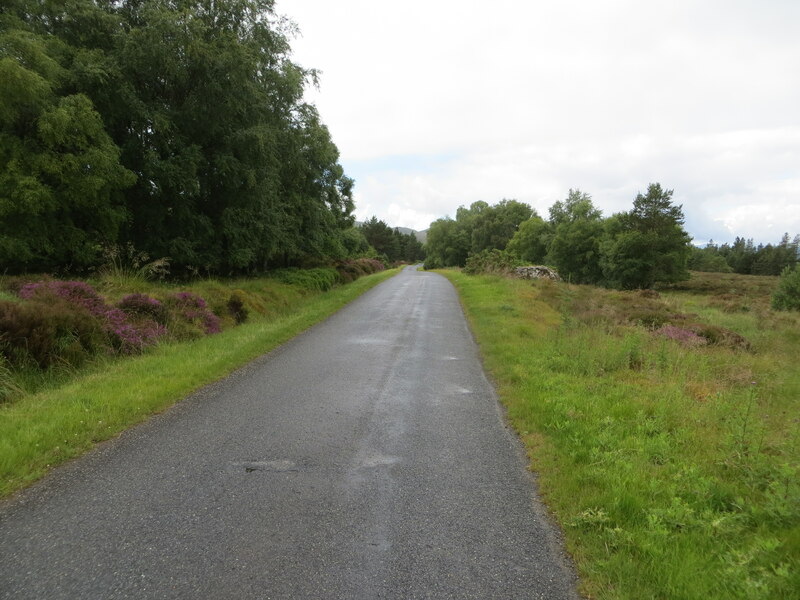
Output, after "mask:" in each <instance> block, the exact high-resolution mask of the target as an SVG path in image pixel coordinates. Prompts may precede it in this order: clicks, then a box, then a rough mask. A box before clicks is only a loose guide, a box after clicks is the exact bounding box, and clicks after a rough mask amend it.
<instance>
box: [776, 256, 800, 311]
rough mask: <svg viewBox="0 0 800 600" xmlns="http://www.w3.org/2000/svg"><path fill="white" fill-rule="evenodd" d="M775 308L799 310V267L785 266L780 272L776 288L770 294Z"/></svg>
mask: <svg viewBox="0 0 800 600" xmlns="http://www.w3.org/2000/svg"><path fill="white" fill-rule="evenodd" d="M772 308H774V309H775V310H800V268H798V265H795V266H793V267H786V268H785V269H784V270H783V272H782V273H781V278H780V281H779V282H778V288H777V289H776V290H775V293H773V294H772Z"/></svg>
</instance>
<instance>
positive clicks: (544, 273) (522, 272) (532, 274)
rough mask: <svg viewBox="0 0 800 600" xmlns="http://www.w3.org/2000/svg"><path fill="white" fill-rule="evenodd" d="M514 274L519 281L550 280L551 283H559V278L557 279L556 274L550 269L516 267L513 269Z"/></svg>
mask: <svg viewBox="0 0 800 600" xmlns="http://www.w3.org/2000/svg"><path fill="white" fill-rule="evenodd" d="M514 274H515V275H516V276H517V277H519V278H520V279H552V280H553V281H561V277H559V275H558V273H556V272H555V271H554V270H553V269H551V268H550V267H543V266H541V265H531V266H529V267H517V268H516V269H514Z"/></svg>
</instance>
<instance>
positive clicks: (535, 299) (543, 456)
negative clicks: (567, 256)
mask: <svg viewBox="0 0 800 600" xmlns="http://www.w3.org/2000/svg"><path fill="white" fill-rule="evenodd" d="M444 274H445V275H446V276H447V277H448V278H449V279H450V280H451V281H452V282H453V283H454V284H455V285H456V287H457V289H458V291H459V294H460V296H461V299H462V302H463V305H464V308H465V312H466V314H467V317H468V319H469V321H470V323H471V326H472V328H473V331H474V334H475V336H476V339H477V340H478V343H479V345H480V347H481V350H482V353H483V356H484V360H485V366H486V368H487V371H488V372H489V373H490V375H491V376H492V378H493V379H494V381H495V383H496V385H497V388H498V392H499V395H500V398H501V400H502V402H503V403H504V404H505V406H506V407H507V414H508V418H509V420H510V422H511V423H512V425H513V426H514V427H515V428H516V430H517V432H518V433H519V434H520V436H521V438H522V439H523V441H524V442H525V444H526V446H527V448H528V450H529V456H530V459H531V466H532V469H533V470H535V471H536V472H537V473H538V476H539V482H540V489H541V491H542V494H543V496H544V498H545V501H546V502H547V504H548V505H549V506H550V508H551V510H552V512H553V514H554V516H555V518H556V519H557V520H558V522H559V523H560V524H561V526H562V527H563V529H564V532H565V537H566V541H567V546H568V549H569V551H570V552H571V554H572V555H573V557H574V558H575V561H576V564H577V566H578V569H579V573H580V577H581V591H582V592H583V593H584V594H585V595H586V596H587V597H589V598H598V599H615V600H617V599H631V600H633V599H641V598H653V599H662V598H663V599H674V598H681V599H697V600H701V599H702V600H708V599H713V598H720V599H723V598H724V599H731V598H745V599H765V600H766V599H797V598H800V481H798V474H799V473H800V420H799V419H798V401H800V370H798V369H797V364H796V359H797V356H799V355H800V335H799V334H800V315H790V314H786V313H783V314H780V313H774V312H772V311H770V310H769V309H768V295H765V294H768V292H764V291H763V290H762V291H759V290H757V289H756V288H755V287H754V286H750V287H749V288H748V291H747V292H746V293H745V292H743V291H742V288H743V287H747V286H748V281H747V280H746V279H736V280H735V282H734V283H735V285H736V286H739V290H738V291H736V290H734V291H733V292H731V290H730V289H727V290H726V289H716V290H715V289H712V288H714V286H717V287H725V286H724V285H723V283H722V282H718V281H717V282H715V281H713V280H712V279H709V280H708V281H706V282H705V284H703V285H697V286H695V288H702V291H701V292H699V291H698V289H695V288H692V287H683V288H681V289H676V290H672V291H668V292H662V294H661V296H660V297H653V295H652V294H651V295H649V296H648V295H644V294H638V293H634V292H611V291H608V290H601V289H598V288H592V287H589V286H572V285H567V284H554V283H551V282H537V283H536V284H533V285H532V284H531V283H530V282H524V281H519V280H511V279H505V278H501V277H491V276H468V275H464V274H462V273H458V272H445V273H444ZM700 277H701V276H700ZM759 283H760V284H763V283H764V279H763V278H762V279H760V281H759ZM726 285H727V284H726ZM728 288H730V286H729V285H728ZM656 296H658V295H656ZM663 323H673V324H672V325H669V328H667V329H662V327H663ZM674 323H691V324H692V325H691V326H692V327H694V330H695V331H700V332H701V333H703V334H704V335H706V336H707V337H706V338H702V340H701V338H700V336H699V335H694V334H692V333H691V331H690V330H689V329H681V328H680V327H678V326H677V325H674ZM676 330H680V331H683V332H684V333H685V334H686V335H685V339H672V338H670V337H669V336H668V335H662V334H661V333H659V332H665V333H666V334H669V333H670V332H674V331H676Z"/></svg>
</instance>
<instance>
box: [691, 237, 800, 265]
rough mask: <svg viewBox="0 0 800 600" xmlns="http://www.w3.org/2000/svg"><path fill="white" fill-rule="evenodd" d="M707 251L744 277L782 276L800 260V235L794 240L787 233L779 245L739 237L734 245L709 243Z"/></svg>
mask: <svg viewBox="0 0 800 600" xmlns="http://www.w3.org/2000/svg"><path fill="white" fill-rule="evenodd" d="M705 250H707V251H709V252H714V253H716V254H719V255H720V256H722V257H723V258H724V259H725V261H726V262H727V263H728V265H729V266H730V267H731V269H733V272H734V273H741V274H743V275H780V274H781V273H782V272H783V270H784V269H785V268H786V267H791V266H794V265H796V264H797V262H798V259H799V258H800V235H796V236H795V237H794V239H790V238H789V234H788V233H785V234H784V235H783V237H782V238H781V241H780V243H778V244H777V245H774V246H773V245H772V244H767V245H766V246H765V245H763V244H759V245H758V246H756V245H755V244H754V243H753V240H746V239H744V238H740V237H737V238H736V240H735V241H734V242H733V244H722V245H720V246H716V245H715V244H714V243H713V242H709V243H708V246H707V247H706V248H705Z"/></svg>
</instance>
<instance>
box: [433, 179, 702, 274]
mask: <svg viewBox="0 0 800 600" xmlns="http://www.w3.org/2000/svg"><path fill="white" fill-rule="evenodd" d="M487 232H495V233H493V234H487ZM689 242H690V238H689V236H688V234H687V233H686V231H684V229H683V212H682V209H681V207H680V206H675V205H674V204H673V203H672V190H664V189H662V187H661V185H660V184H658V183H654V184H650V186H649V187H648V188H647V193H646V194H641V193H640V194H638V195H637V196H636V198H635V199H634V201H633V208H632V209H631V210H630V211H629V212H623V213H620V214H616V215H613V216H611V217H608V218H604V217H603V215H602V213H601V211H600V210H599V209H598V208H597V207H595V205H594V203H593V202H592V198H591V196H590V195H589V194H587V193H585V192H582V191H580V190H577V189H575V190H573V189H571V190H569V193H568V194H567V197H566V198H565V199H564V200H559V201H557V202H555V203H554V204H553V205H552V206H551V207H550V210H549V219H548V220H545V219H543V218H542V217H540V216H539V215H538V214H536V212H535V211H533V210H532V209H531V208H530V207H529V206H528V205H526V204H522V203H519V202H516V201H514V200H503V201H501V202H499V203H498V204H497V205H494V206H490V205H489V204H487V203H486V202H475V203H473V204H472V205H471V206H470V207H469V209H466V208H464V207H463V206H462V207H461V208H459V209H458V211H457V212H456V218H455V219H450V218H447V217H446V218H443V219H439V220H437V221H434V222H433V223H432V224H431V228H430V230H429V231H428V242H427V252H428V258H427V260H426V263H425V264H426V266H428V267H439V266H463V265H464V264H465V263H466V261H467V259H468V258H470V257H480V256H483V255H484V254H485V253H486V252H487V251H492V250H498V251H505V253H503V255H502V256H503V257H504V260H506V259H508V260H512V261H513V259H516V260H523V261H528V262H533V263H545V264H547V265H550V266H553V267H555V268H556V269H557V270H558V272H559V273H560V275H561V276H562V277H563V278H564V279H566V280H568V281H572V282H573V283H589V284H597V285H605V286H609V287H617V288H625V289H631V288H647V287H651V286H652V285H654V284H655V283H658V282H661V283H667V282H673V281H679V280H681V279H685V278H687V277H688V271H687V269H686V264H687V259H688V257H689V254H690V245H689ZM482 253H483V254H482ZM498 256H499V255H498Z"/></svg>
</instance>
